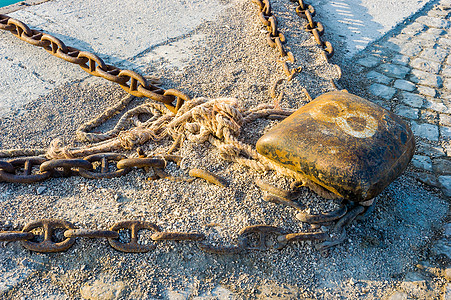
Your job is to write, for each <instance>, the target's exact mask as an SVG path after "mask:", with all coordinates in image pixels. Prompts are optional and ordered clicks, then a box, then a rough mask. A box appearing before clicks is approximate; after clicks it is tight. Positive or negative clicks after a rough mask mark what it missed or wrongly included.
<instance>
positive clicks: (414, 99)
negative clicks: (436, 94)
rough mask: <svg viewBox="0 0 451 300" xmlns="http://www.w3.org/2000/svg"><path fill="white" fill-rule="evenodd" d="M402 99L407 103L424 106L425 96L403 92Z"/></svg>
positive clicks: (418, 106)
mask: <svg viewBox="0 0 451 300" xmlns="http://www.w3.org/2000/svg"><path fill="white" fill-rule="evenodd" d="M401 101H402V102H404V103H405V104H407V105H410V106H413V107H416V108H420V107H422V106H423V102H424V97H422V96H420V95H417V94H413V93H408V92H402V94H401Z"/></svg>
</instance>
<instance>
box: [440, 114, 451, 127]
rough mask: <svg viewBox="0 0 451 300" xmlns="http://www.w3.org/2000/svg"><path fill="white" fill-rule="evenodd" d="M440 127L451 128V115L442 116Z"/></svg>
mask: <svg viewBox="0 0 451 300" xmlns="http://www.w3.org/2000/svg"><path fill="white" fill-rule="evenodd" d="M440 125H444V126H451V115H445V114H440Z"/></svg>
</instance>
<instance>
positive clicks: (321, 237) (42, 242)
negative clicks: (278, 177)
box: [0, 0, 362, 255]
mask: <svg viewBox="0 0 451 300" xmlns="http://www.w3.org/2000/svg"><path fill="white" fill-rule="evenodd" d="M290 1H291V2H297V3H298V6H297V7H296V13H297V15H298V16H299V17H301V18H303V19H305V20H306V21H307V24H306V25H305V30H306V31H308V32H310V33H311V34H312V35H313V37H314V39H315V41H316V43H317V44H318V46H320V47H321V49H322V50H323V54H324V57H325V58H326V60H328V59H329V58H331V57H332V56H333V54H334V48H333V46H332V44H331V43H330V42H328V41H323V40H322V38H321V37H322V35H323V33H324V26H323V25H322V24H321V23H320V22H315V21H314V20H313V17H314V16H315V13H316V12H315V9H314V7H313V6H312V5H309V4H306V3H305V2H304V1H303V0H290ZM252 2H254V3H255V4H257V5H258V7H259V13H258V17H259V19H260V20H261V22H262V23H263V25H264V26H266V29H267V31H268V32H267V34H266V42H267V43H268V45H269V46H270V47H272V48H275V49H276V50H277V51H278V55H279V59H280V61H281V62H282V68H283V71H284V73H285V74H286V76H287V80H288V81H289V80H291V79H292V78H293V77H294V76H295V74H296V73H298V72H300V71H301V68H300V67H295V66H294V64H295V57H294V55H293V53H292V52H291V51H288V50H287V49H286V47H285V46H284V45H285V43H286V39H285V36H284V35H283V33H281V32H280V31H279V28H278V23H277V19H276V16H275V15H274V14H273V13H272V8H271V3H270V1H269V0H252ZM0 29H3V30H7V31H9V32H11V33H12V34H13V35H15V36H16V37H18V38H19V39H21V40H23V41H25V42H27V43H29V44H32V45H35V46H38V47H42V48H44V50H46V51H47V52H48V53H50V54H52V55H54V56H56V57H58V58H61V59H63V60H65V61H67V62H70V63H73V64H77V65H79V66H80V67H81V68H82V69H83V70H84V71H85V72H87V73H89V74H91V75H94V76H97V77H102V78H104V79H107V80H109V81H112V82H115V83H117V84H119V85H120V86H121V88H123V89H124V90H125V91H126V92H127V93H129V94H131V95H134V96H137V97H147V98H150V99H152V100H155V101H159V102H162V103H164V105H165V106H166V107H167V108H168V109H169V110H171V111H172V112H173V113H176V112H177V111H178V110H179V109H180V107H181V106H182V105H183V103H184V102H186V101H190V97H189V96H187V95H185V94H184V93H182V92H180V91H178V90H175V89H168V90H164V89H162V88H160V87H159V86H157V85H154V84H153V82H150V83H149V82H148V81H147V80H146V78H144V77H143V76H142V75H140V74H138V73H136V72H134V71H131V70H122V69H120V68H117V67H115V66H112V65H108V64H106V63H105V62H104V61H103V60H102V59H101V58H100V57H98V56H97V55H95V54H93V53H90V52H86V51H81V50H79V49H77V48H74V47H70V46H66V45H65V44H64V42H63V41H61V40H60V39H58V38H56V37H54V36H52V35H50V34H46V33H43V32H41V31H38V30H35V29H30V28H29V27H28V26H27V25H26V24H24V23H23V22H21V21H19V20H16V19H13V18H11V17H9V16H6V15H2V14H0ZM138 154H139V157H137V158H127V157H126V156H125V155H122V154H119V153H101V154H94V155H90V156H87V157H84V158H83V159H53V160H47V159H46V158H45V157H41V156H32V157H21V158H15V159H11V160H8V161H0V182H2V181H5V182H13V183H35V182H40V181H43V180H47V179H49V178H52V177H67V176H75V175H78V176H82V177H85V178H90V179H100V178H114V177H120V176H123V175H125V174H127V173H128V172H130V171H131V170H132V169H133V168H143V169H145V170H146V172H147V171H149V170H150V169H151V170H153V171H154V174H155V175H154V177H156V178H170V176H168V175H167V174H166V173H165V172H164V170H163V169H164V168H165V167H166V163H167V161H173V162H176V163H177V164H179V163H180V160H181V157H178V156H175V155H166V156H164V157H146V156H145V155H143V153H142V151H141V150H138ZM204 173H205V172H202V170H196V172H193V173H192V174H190V175H191V176H194V177H200V178H204V179H205V180H207V181H210V182H213V183H215V184H218V183H216V181H218V182H219V183H220V184H218V185H221V186H226V183H224V182H221V180H220V179H217V178H214V177H212V175H211V174H208V173H205V174H204ZM267 200H268V201H271V202H274V203H279V204H285V205H288V206H291V207H293V208H295V209H298V210H300V207H299V205H298V204H296V203H295V202H293V201H291V200H288V199H285V198H281V197H278V196H275V195H269V196H267ZM343 211H344V212H343ZM334 213H335V214H339V215H341V216H342V215H343V214H345V213H346V207H344V208H342V209H341V210H340V211H338V212H334ZM360 213H362V208H361V207H358V208H357V209H356V208H355V209H354V210H352V211H351V214H350V216H348V215H347V216H348V217H347V218H343V219H341V220H340V221H338V222H337V225H336V228H335V229H336V231H340V232H341V236H340V238H342V237H343V234H345V233H343V232H344V225H346V224H348V223H350V222H351V221H352V220H353V219H354V218H355V216H356V215H358V214H360ZM302 217H303V216H299V215H298V216H297V218H298V219H299V220H301V221H302ZM304 218H305V216H304ZM316 218H320V219H321V222H323V221H324V220H326V219H327V218H329V219H327V221H332V220H336V217H335V215H334V216H332V217H331V216H317V217H316ZM313 223H314V222H313ZM318 223H320V222H318ZM345 223H346V224H345ZM314 228H315V227H313V226H312V229H313V231H312V232H288V231H287V230H285V229H283V228H280V227H275V226H270V225H253V226H247V227H244V228H243V229H242V230H240V231H239V233H238V238H237V243H236V244H234V245H224V244H221V243H214V242H211V241H209V240H208V237H207V236H206V235H204V234H202V233H197V232H164V231H161V230H160V228H159V227H158V226H157V225H155V224H153V223H151V222H147V221H139V220H128V221H120V222H118V223H116V224H114V225H113V226H112V227H111V228H110V230H97V229H95V230H93V229H86V228H85V229H79V228H77V227H76V226H75V225H73V224H72V223H70V222H68V221H65V220H58V219H42V220H37V221H34V222H31V223H29V224H26V225H25V226H24V227H23V229H22V231H0V242H12V241H21V243H22V245H23V246H24V247H25V248H26V249H28V250H31V251H36V252H61V251H65V250H67V249H69V248H70V247H71V246H72V245H73V244H74V243H75V240H76V239H77V238H91V239H95V238H106V239H108V242H109V244H110V245H111V247H113V248H114V249H116V250H118V251H122V252H132V253H143V252H148V251H151V250H153V249H155V248H156V247H157V243H158V242H162V241H190V242H196V243H197V244H198V247H199V248H200V249H201V250H203V251H205V252H208V253H213V254H228V255H231V254H239V253H242V252H245V251H252V250H259V251H264V250H268V249H278V250H280V249H282V248H284V247H285V246H286V245H287V243H289V242H294V241H306V240H312V241H325V242H323V243H321V244H318V247H317V248H318V249H320V250H321V249H327V248H329V247H330V246H331V245H335V244H337V243H338V242H339V240H340V238H338V239H332V240H331V237H330V235H329V234H327V233H325V232H321V231H315V229H314ZM37 229H42V231H41V232H40V233H39V232H38V231H37ZM58 230H59V231H63V238H62V237H56V236H55V232H56V231H58ZM142 230H151V231H153V234H152V235H151V240H152V243H151V244H144V243H140V242H139V235H138V233H139V232H140V231H142ZM127 235H128V236H127ZM124 236H125V237H124ZM271 237H272V238H271Z"/></svg>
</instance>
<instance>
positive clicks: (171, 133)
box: [0, 95, 333, 198]
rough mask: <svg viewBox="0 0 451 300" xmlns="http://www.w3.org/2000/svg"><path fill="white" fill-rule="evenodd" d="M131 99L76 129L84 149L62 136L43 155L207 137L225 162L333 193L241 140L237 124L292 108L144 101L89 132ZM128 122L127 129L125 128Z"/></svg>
mask: <svg viewBox="0 0 451 300" xmlns="http://www.w3.org/2000/svg"><path fill="white" fill-rule="evenodd" d="M133 98H134V96H130V95H129V96H126V97H124V98H123V99H121V100H120V101H119V102H118V103H117V104H115V105H114V106H112V107H110V108H108V109H106V110H105V111H104V112H103V113H102V114H101V115H99V116H98V117H96V118H94V119H93V120H91V121H88V122H86V123H84V124H83V125H81V126H80V127H79V128H78V129H77V131H76V135H77V138H78V139H79V140H80V141H84V142H90V143H92V144H89V145H85V146H82V147H71V146H62V142H61V140H59V139H56V140H53V141H52V142H51V144H50V146H49V148H48V150H47V151H46V152H45V156H46V157H47V158H49V159H59V158H76V157H85V156H87V155H91V154H94V153H102V152H112V151H115V150H121V149H125V150H130V149H132V148H133V147H135V146H138V145H143V144H145V143H146V142H148V141H150V140H153V141H158V140H161V139H164V138H167V137H170V138H172V139H173V140H174V143H173V145H172V146H171V147H170V149H169V150H168V153H171V152H173V151H174V150H175V149H176V148H177V147H180V146H181V145H182V144H183V141H184V140H186V139H187V140H189V141H191V142H194V143H205V142H207V141H208V142H209V143H210V144H212V145H213V146H215V147H216V148H217V149H218V151H219V153H220V155H221V156H222V157H223V158H224V159H225V160H229V161H233V162H236V163H238V164H240V165H244V166H246V167H249V168H251V169H253V170H256V171H259V172H264V171H269V170H274V171H276V172H277V173H279V174H281V175H284V176H288V177H291V178H293V179H295V180H297V181H299V182H301V183H302V185H304V186H308V187H310V188H311V189H312V190H314V191H315V192H316V193H318V194H320V195H321V196H323V197H325V198H331V197H333V194H332V193H330V192H328V191H326V190H324V189H323V188H322V187H319V186H317V185H316V184H314V183H313V182H310V181H309V180H307V179H306V178H305V177H304V176H302V175H301V174H300V173H298V172H295V171H292V170H290V169H287V168H285V167H282V166H281V165H278V164H277V163H275V162H274V161H272V160H269V159H267V158H266V157H264V156H263V155H261V154H259V153H258V152H257V151H256V150H255V149H254V148H253V147H251V146H250V145H248V144H246V143H243V142H241V141H240V140H239V136H240V133H241V128H242V127H243V126H245V125H246V124H248V123H250V122H252V121H255V120H256V119H259V118H266V117H269V116H271V117H273V118H277V119H283V118H286V117H287V116H289V115H291V114H292V113H293V112H294V110H292V109H285V108H280V107H279V104H278V103H275V104H260V105H258V106H256V107H254V108H251V109H243V108H241V106H240V103H239V101H238V100H237V99H235V98H217V99H209V98H205V97H200V98H195V99H192V100H190V101H187V102H185V103H184V104H183V106H182V107H181V108H180V109H179V110H178V111H177V113H176V114H174V113H173V112H171V111H170V110H169V109H167V108H166V107H165V106H164V104H160V103H156V102H146V103H144V104H141V105H139V106H137V107H135V108H133V109H131V110H129V111H127V112H125V113H124V115H123V116H122V117H121V118H120V119H119V121H118V122H117V123H116V125H115V126H114V128H113V129H111V130H110V131H108V132H106V133H100V134H99V133H92V132H89V131H90V130H93V129H94V128H96V127H97V126H99V125H101V124H103V123H104V122H105V121H107V120H108V119H110V118H111V117H113V116H114V115H117V114H118V113H119V112H120V111H122V110H123V109H125V107H126V106H127V105H128V104H129V103H130V102H131V101H132V100H133ZM142 114H145V115H149V116H150V118H149V119H148V120H147V121H145V122H141V121H140V120H139V116H140V115H142ZM130 126H131V128H130V129H126V128H127V127H130ZM30 151H31V152H30ZM33 151H34V150H22V149H17V150H5V151H3V152H0V157H1V156H2V155H4V156H11V155H12V154H16V155H17V154H19V153H21V152H23V153H40V154H41V153H42V150H39V151H38V152H36V151H35V152H33Z"/></svg>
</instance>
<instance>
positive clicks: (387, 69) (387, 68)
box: [380, 64, 410, 79]
mask: <svg viewBox="0 0 451 300" xmlns="http://www.w3.org/2000/svg"><path fill="white" fill-rule="evenodd" d="M380 69H381V72H382V73H385V74H386V75H388V76H392V77H395V78H399V79H404V78H405V77H406V75H407V74H408V73H409V71H410V68H408V67H404V66H398V65H392V64H382V65H380Z"/></svg>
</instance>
